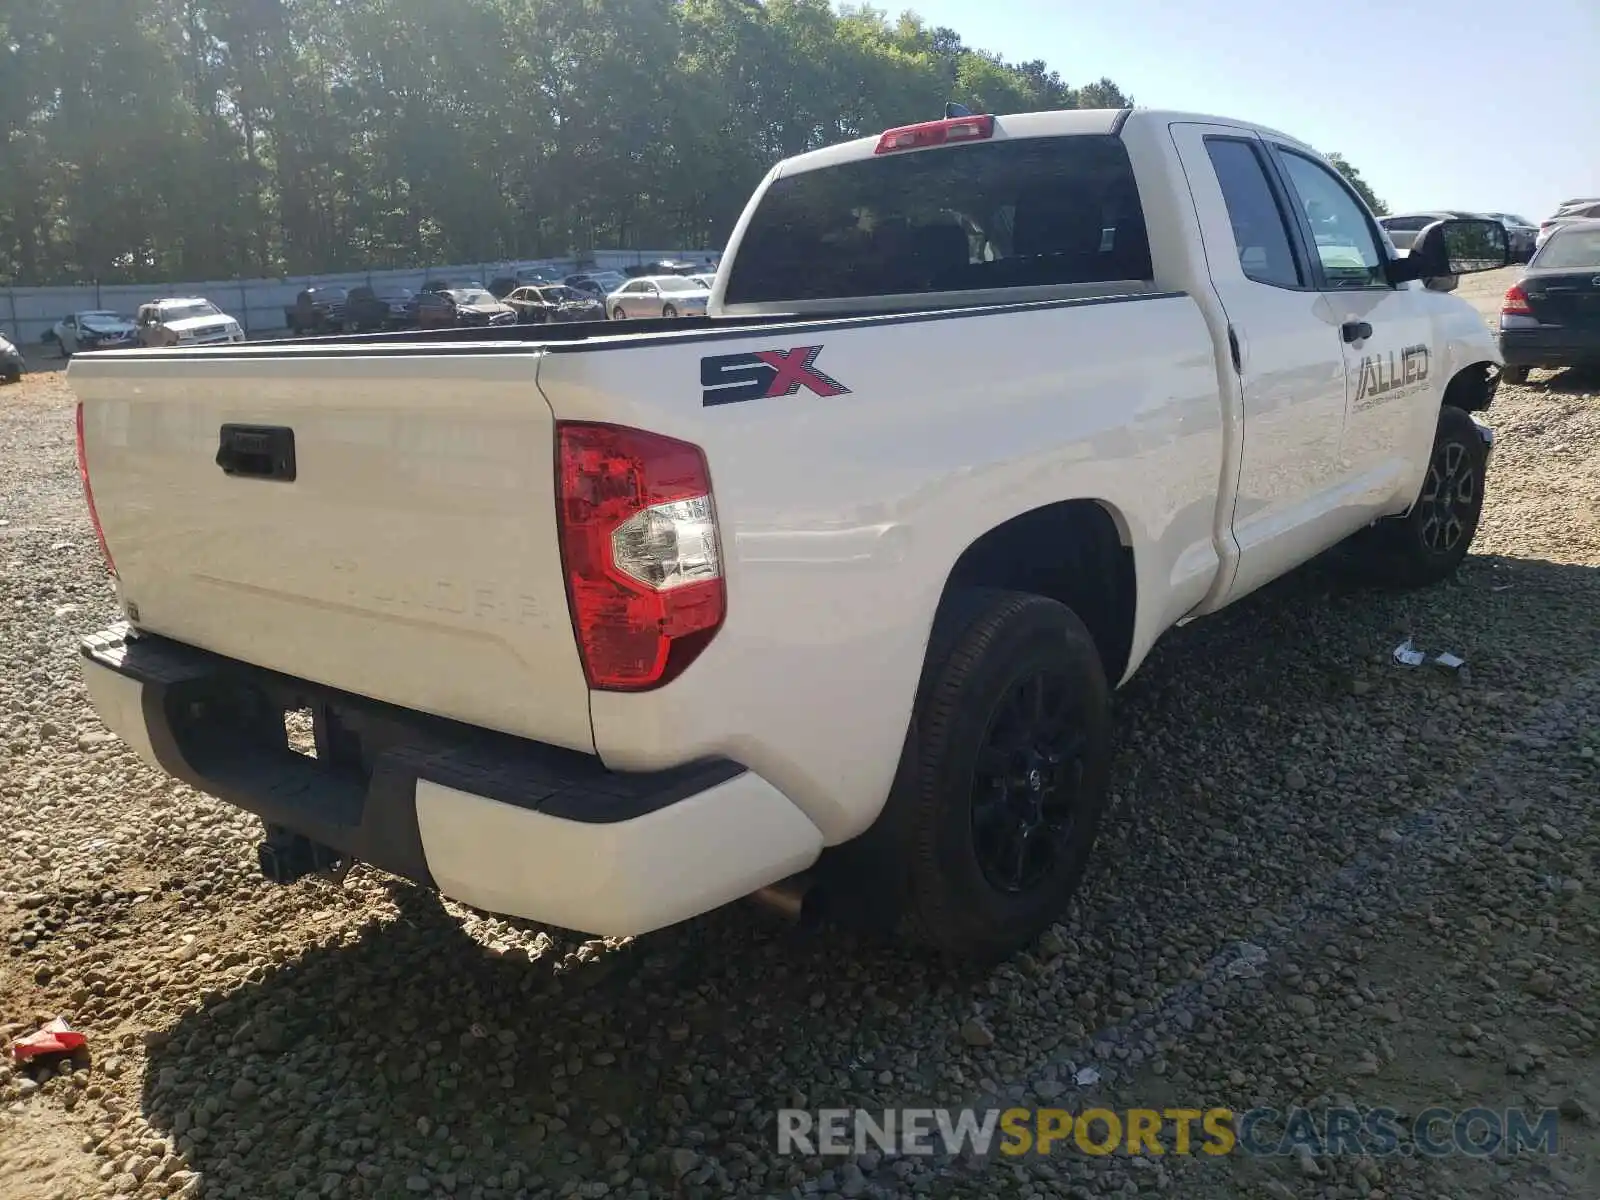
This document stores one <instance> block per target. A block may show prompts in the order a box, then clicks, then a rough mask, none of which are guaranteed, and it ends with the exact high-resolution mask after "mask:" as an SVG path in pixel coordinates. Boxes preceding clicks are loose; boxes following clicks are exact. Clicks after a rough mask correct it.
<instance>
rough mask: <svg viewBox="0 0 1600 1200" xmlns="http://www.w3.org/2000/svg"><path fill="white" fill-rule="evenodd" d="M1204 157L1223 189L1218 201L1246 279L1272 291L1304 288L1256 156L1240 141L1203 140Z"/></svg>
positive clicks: (1262, 165)
mask: <svg viewBox="0 0 1600 1200" xmlns="http://www.w3.org/2000/svg"><path fill="white" fill-rule="evenodd" d="M1206 153H1207V154H1208V155H1210V156H1211V165H1212V166H1213V167H1214V168H1215V169H1216V172H1217V182H1218V183H1220V184H1221V185H1222V201H1223V204H1224V205H1226V206H1227V209H1228V223H1229V224H1230V225H1232V226H1233V241H1234V245H1235V247H1236V248H1237V249H1238V252H1239V266H1240V268H1241V269H1242V270H1243V271H1244V274H1245V278H1246V279H1253V280H1255V281H1256V282H1257V283H1265V284H1270V285H1271V286H1273V287H1283V288H1298V287H1304V286H1305V282H1306V281H1305V279H1304V278H1303V276H1302V274H1301V270H1300V263H1299V261H1298V260H1297V259H1296V258H1295V253H1294V248H1293V243H1292V242H1291V241H1290V240H1289V226H1288V223H1287V221H1286V220H1285V219H1284V213H1283V209H1282V207H1281V206H1280V205H1279V203H1278V198H1277V196H1276V195H1274V193H1273V190H1272V184H1271V183H1270V182H1269V180H1268V178H1267V169H1266V164H1265V163H1264V162H1262V160H1261V154H1260V152H1259V151H1258V150H1257V149H1256V148H1255V146H1253V145H1251V144H1250V143H1249V142H1248V141H1244V140H1243V139H1240V138H1220V137H1208V138H1207V139H1206Z"/></svg>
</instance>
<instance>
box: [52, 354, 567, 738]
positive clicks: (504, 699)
mask: <svg viewBox="0 0 1600 1200" xmlns="http://www.w3.org/2000/svg"><path fill="white" fill-rule="evenodd" d="M495 349H496V350H498V351H499V352H498V353H493V352H491V353H483V352H481V349H480V352H478V353H471V352H470V351H469V348H468V347H466V346H460V347H455V346H452V347H447V348H446V347H441V348H438V350H437V352H433V353H417V350H418V348H417V347H416V346H411V347H409V348H404V347H387V346H386V347H382V348H376V347H374V348H369V347H364V346H363V347H342V348H338V349H323V350H318V349H317V348H316V347H315V346H301V347H282V348H278V347H271V348H269V347H260V348H240V349H238V350H235V351H234V352H232V353H227V354H216V355H213V354H208V353H204V352H202V353H199V354H193V353H191V354H184V355H182V356H157V355H151V356H144V355H141V354H138V353H133V354H128V355H115V356H102V357H100V358H83V359H79V360H77V361H75V362H74V363H73V364H72V367H71V370H70V374H69V382H70V383H71V384H72V386H73V388H74V390H75V391H76V392H77V394H78V396H79V398H80V399H81V400H82V401H83V406H84V408H83V420H84V445H85V452H86V457H87V462H88V468H89V477H90V480H91V483H92V488H93V493H94V500H95V505H96V508H97V509H98V512H99V515H100V519H101V523H102V525H103V527H104V530H105V537H106V542H107V545H108V546H109V548H110V552H111V554H112V556H113V557H114V558H115V560H116V568H117V573H118V575H119V578H120V581H121V591H122V597H123V600H124V602H125V603H126V604H128V605H130V606H131V608H132V610H133V611H135V612H136V614H137V617H136V622H137V624H138V625H139V626H140V627H141V628H144V629H147V630H150V631H151V632H154V633H160V634H164V635H166V636H167V637H170V638H173V639H175V640H177V641H180V642H185V643H188V644H190V645H194V646H199V647H202V648H204V649H207V650H212V651H215V652H217V653H219V654H225V655H228V656H229V657H232V658H237V659H241V660H243V661H245V662H249V663H253V664H256V665H259V666H262V667H267V668H269V669H272V670H276V671H280V672H283V673H284V674H286V675H291V676H295V677H298V678H303V679H309V680H313V681H315V682H318V683H323V684H326V685H329V686H332V687H336V688H340V689H343V690H346V691H350V692H355V693H358V694H360V695H363V696H369V697H372V698H374V699H378V700H385V701H388V702H390V703H393V704H399V705H404V706H406V707H408V708H414V709H419V710H422V711H424V712H431V713H436V714H438V715H441V716H447V717H452V718H454V719H456V720H459V721H465V722H469V723H471V724H475V725H480V726H484V727H487V728H490V729H498V730H501V731H504V732H506V733H511V734H517V735H521V736H524V737H529V738H535V739H538V740H540V741H544V742H550V743H553V744H555V745H560V746H567V747H571V748H573V749H579V750H586V751H592V750H593V748H594V741H593V735H592V733H591V729H590V721H589V693H588V686H587V682H586V680H585V678H584V674H583V669H582V666H581V664H580V662H579V658H578V652H577V646H576V643H575V640H574V636H573V631H572V625H571V621H570V618H569V615H568V607H567V598H566V588H565V583H564V579H563V575H562V566H561V553H560V548H559V542H558V537H557V532H556V518H555V499H554V486H555V485H554V478H553V476H554V469H555V468H554V450H553V436H554V434H553V429H554V422H553V419H552V417H551V413H550V409H549V406H548V405H547V404H546V403H545V401H544V400H543V398H542V397H541V396H540V394H539V392H538V390H537V388H536V387H535V384H534V377H535V371H536V366H537V355H536V353H530V352H510V353H508V352H507V350H508V349H509V348H508V347H505V346H503V345H502V346H498V347H495ZM464 351H466V352H464ZM229 424H240V425H245V426H260V427H272V428H275V429H277V430H284V429H288V430H292V431H293V435H292V436H293V454H294V464H295V465H294V478H293V480H292V481H288V480H285V479H283V478H268V477H265V476H264V475H262V474H260V473H259V472H260V471H262V470H263V469H265V467H264V463H265V461H266V460H265V459H263V458H261V457H259V456H258V457H256V458H247V459H246V460H243V467H244V470H245V471H246V472H256V473H245V474H238V473H235V474H229V473H225V472H224V470H223V469H222V467H221V466H219V463H218V450H219V445H220V443H221V441H222V440H223V432H222V427H223V426H224V425H229ZM248 436H249V434H248V431H247V433H246V437H247V438H248ZM286 436H287V435H284V434H282V433H281V432H280V433H277V434H274V435H271V437H274V438H276V439H277V440H278V441H280V442H281V441H283V440H284V439H285V438H286ZM270 440H271V439H270V438H269V441H270ZM262 444H264V443H261V442H259V441H258V442H257V443H255V448H256V449H259V448H260V446H261V445H262ZM244 448H245V449H246V450H247V451H249V450H250V449H251V448H252V447H251V444H249V443H246V444H245V445H244ZM272 470H274V471H276V472H277V473H278V474H279V475H281V474H283V472H282V471H281V470H278V469H277V468H272ZM130 615H131V614H130Z"/></svg>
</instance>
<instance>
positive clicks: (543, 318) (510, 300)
mask: <svg viewBox="0 0 1600 1200" xmlns="http://www.w3.org/2000/svg"><path fill="white" fill-rule="evenodd" d="M506 303H507V304H509V305H510V306H511V307H512V308H514V309H515V310H516V312H517V322H518V324H521V325H548V324H550V323H551V322H553V321H604V320H605V319H606V302H605V301H604V300H602V299H600V298H599V297H597V296H591V295H590V294H589V293H587V292H580V291H578V290H577V289H576V288H569V287H567V286H566V285H565V284H561V283H547V284H542V285H541V284H530V285H529V286H528V287H520V288H518V289H517V290H516V291H514V292H512V293H511V294H510V295H509V296H507V297H506Z"/></svg>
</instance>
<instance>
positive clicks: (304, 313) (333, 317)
mask: <svg viewBox="0 0 1600 1200" xmlns="http://www.w3.org/2000/svg"><path fill="white" fill-rule="evenodd" d="M349 295H350V292H349V289H348V288H343V287H338V286H326V287H308V288H304V289H302V290H301V292H300V294H299V295H298V296H296V297H295V298H294V303H293V304H289V305H285V306H284V309H283V323H284V324H285V325H287V326H288V327H289V332H290V333H292V334H294V335H295V336H296V337H304V336H307V335H309V334H318V333H342V332H344V308H345V302H346V300H347V298H348V297H349Z"/></svg>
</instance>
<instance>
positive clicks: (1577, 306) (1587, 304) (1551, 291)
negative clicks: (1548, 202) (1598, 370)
mask: <svg viewBox="0 0 1600 1200" xmlns="http://www.w3.org/2000/svg"><path fill="white" fill-rule="evenodd" d="M1500 353H1501V356H1502V357H1504V359H1505V362H1506V365H1505V370H1504V371H1503V372H1502V378H1504V379H1505V380H1506V382H1507V383H1522V382H1524V381H1525V380H1526V379H1527V378H1528V370H1529V368H1531V367H1600V219H1597V220H1582V221H1573V222H1571V223H1570V224H1567V225H1562V226H1560V227H1559V228H1558V229H1557V230H1556V231H1555V232H1554V233H1552V234H1551V235H1550V238H1549V240H1548V241H1546V242H1545V244H1544V245H1543V246H1541V247H1540V248H1539V252H1538V253H1537V254H1535V255H1534V256H1533V259H1532V260H1531V261H1530V262H1529V263H1528V265H1527V266H1526V267H1525V268H1524V269H1523V272H1522V278H1521V279H1519V280H1517V282H1516V283H1514V284H1512V285H1511V288H1510V290H1508V291H1507V292H1506V298H1505V300H1504V301H1503V302H1502V303H1501V305H1500Z"/></svg>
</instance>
